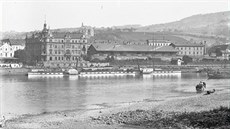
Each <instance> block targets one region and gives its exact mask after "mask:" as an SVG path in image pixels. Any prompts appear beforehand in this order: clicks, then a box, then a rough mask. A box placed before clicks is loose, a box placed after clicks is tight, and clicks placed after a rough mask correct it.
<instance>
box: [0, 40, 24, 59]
mask: <svg viewBox="0 0 230 129" xmlns="http://www.w3.org/2000/svg"><path fill="white" fill-rule="evenodd" d="M24 48H25V40H24V39H3V40H1V43H0V57H14V52H15V51H17V50H22V49H24Z"/></svg>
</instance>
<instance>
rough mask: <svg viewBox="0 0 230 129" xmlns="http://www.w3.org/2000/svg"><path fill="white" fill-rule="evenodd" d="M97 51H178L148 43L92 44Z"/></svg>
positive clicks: (170, 47)
mask: <svg viewBox="0 0 230 129" xmlns="http://www.w3.org/2000/svg"><path fill="white" fill-rule="evenodd" d="M92 46H93V47H94V48H95V49H96V50H97V51H124V52H178V50H176V49H174V48H173V47H172V46H162V47H152V46H148V45H123V44H103V43H100V44H92Z"/></svg>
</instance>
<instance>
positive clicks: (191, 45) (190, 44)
mask: <svg viewBox="0 0 230 129" xmlns="http://www.w3.org/2000/svg"><path fill="white" fill-rule="evenodd" d="M173 44H174V45H175V46H176V47H203V46H204V44H195V43H173Z"/></svg>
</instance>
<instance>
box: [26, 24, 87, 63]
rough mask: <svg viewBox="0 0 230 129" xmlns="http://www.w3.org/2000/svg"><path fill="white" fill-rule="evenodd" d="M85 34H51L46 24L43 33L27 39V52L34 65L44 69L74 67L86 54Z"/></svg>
mask: <svg viewBox="0 0 230 129" xmlns="http://www.w3.org/2000/svg"><path fill="white" fill-rule="evenodd" d="M86 44H87V39H86V38H85V35H84V34H79V33H63V32H50V30H49V29H47V25H46V23H45V24H44V27H43V30H42V32H39V33H36V34H33V35H32V36H31V37H27V38H26V51H27V52H28V53H30V56H31V58H32V59H33V61H32V62H33V63H35V64H40V65H42V66H44V67H74V66H77V65H79V63H80V62H79V60H80V57H81V55H82V54H84V53H85V52H84V47H85V45H86Z"/></svg>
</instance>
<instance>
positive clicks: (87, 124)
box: [5, 90, 230, 129]
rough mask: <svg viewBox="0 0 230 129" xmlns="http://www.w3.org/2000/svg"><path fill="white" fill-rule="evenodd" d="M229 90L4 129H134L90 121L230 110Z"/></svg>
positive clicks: (25, 121) (33, 118)
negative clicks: (119, 116)
mask: <svg viewBox="0 0 230 129" xmlns="http://www.w3.org/2000/svg"><path fill="white" fill-rule="evenodd" d="M229 93H230V90H221V91H216V92H215V93H213V94H210V95H203V94H195V95H193V96H188V97H173V98H167V99H166V100H161V99H159V100H156V99H155V100H145V101H139V102H132V103H121V104H117V105H115V106H113V107H107V108H102V109H95V110H83V111H74V110H72V111H61V112H52V113H43V114H38V115H24V116H21V117H19V118H15V119H11V120H7V121H6V123H5V124H6V127H5V128H7V129H28V128H33V129H41V128H47V129H48V128H49V129H52V128H60V129H65V128H66V129H71V128H73V129H74V128H77V129H101V128H104V129H110V128H111V129H112V128H113V129H114V128H116V129H124V128H136V127H130V126H124V125H123V124H112V125H106V124H100V123H96V122H94V121H93V119H95V118H98V117H101V116H109V115H111V114H116V113H119V112H125V111H135V110H147V111H148V110H149V111H156V112H199V111H207V110H210V109H214V108H218V107H220V106H225V107H229V106H230V97H229Z"/></svg>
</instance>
